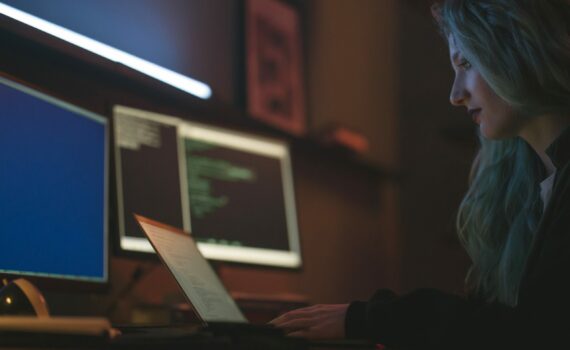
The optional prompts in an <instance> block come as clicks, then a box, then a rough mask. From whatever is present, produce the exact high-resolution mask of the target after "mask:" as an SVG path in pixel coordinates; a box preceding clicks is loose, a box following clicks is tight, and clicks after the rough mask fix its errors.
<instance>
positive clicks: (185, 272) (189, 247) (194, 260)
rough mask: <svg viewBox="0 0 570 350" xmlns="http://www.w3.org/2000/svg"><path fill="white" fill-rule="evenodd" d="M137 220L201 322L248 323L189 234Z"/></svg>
mask: <svg viewBox="0 0 570 350" xmlns="http://www.w3.org/2000/svg"><path fill="white" fill-rule="evenodd" d="M136 218H137V221H138V223H139V224H140V225H141V227H142V229H143V231H144V233H145V234H146V236H147V237H148V239H149V241H150V243H151V244H152V246H153V247H154V249H155V250H156V252H157V253H158V255H159V256H160V258H161V260H162V261H163V262H164V264H165V265H166V266H167V268H168V269H169V270H170V272H171V273H172V275H173V276H174V278H175V279H176V282H177V283H178V285H180V287H181V288H182V291H183V292H184V294H185V295H186V298H187V299H188V301H189V302H190V303H191V304H192V306H193V307H194V310H195V311H196V313H197V314H198V316H199V317H200V318H201V319H202V321H204V322H205V323H209V322H235V323H247V322H248V321H247V319H246V318H245V317H244V316H243V314H242V313H241V311H240V310H239V308H238V306H237V305H236V303H235V301H234V300H233V299H232V297H231V296H230V295H229V293H228V291H227V290H226V288H225V287H224V285H223V284H222V282H221V281H220V279H219V278H218V276H217V275H216V273H215V272H214V270H213V269H212V267H211V266H210V264H209V263H208V261H206V259H204V257H203V256H202V254H201V253H200V251H199V250H198V247H197V246H196V243H195V242H194V239H192V237H191V236H190V235H189V234H187V233H185V232H184V231H182V230H179V229H176V228H173V227H169V226H167V225H164V224H161V223H158V222H156V221H153V220H150V219H147V218H144V217H141V216H136Z"/></svg>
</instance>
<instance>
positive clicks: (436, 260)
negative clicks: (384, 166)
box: [398, 0, 476, 292]
mask: <svg viewBox="0 0 570 350" xmlns="http://www.w3.org/2000/svg"><path fill="white" fill-rule="evenodd" d="M401 6H402V7H401V10H400V22H399V25H400V30H399V31H398V32H399V42H400V50H399V54H400V67H399V72H400V73H399V76H400V93H399V106H400V108H399V109H400V113H399V115H400V133H399V134H400V136H399V142H400V150H401V158H400V160H401V165H402V173H403V179H402V184H401V185H402V187H401V188H402V192H401V194H402V197H401V213H402V214H401V215H402V231H401V234H402V240H403V249H402V261H403V270H402V289H403V290H410V289H413V288H418V287H437V288H442V289H444V290H448V291H454V292H461V291H462V290H463V279H464V277H465V272H466V268H467V266H468V259H467V257H466V254H465V253H464V251H463V249H462V247H461V246H460V244H459V242H458V240H457V238H456V230H455V215H456V213H457V207H458V206H459V203H460V201H461V198H462V196H463V193H464V192H465V190H466V189H467V178H468V173H469V168H470V165H471V161H472V159H473V156H474V152H475V146H476V142H475V141H476V140H475V130H476V129H475V126H474V125H473V124H472V123H471V120H470V119H469V118H468V116H467V114H466V111H465V110H464V109H459V108H456V107H453V106H451V105H450V104H449V91H450V89H451V84H452V82H453V71H452V69H451V66H450V63H449V57H448V52H447V44H446V43H445V40H444V39H443V38H442V37H441V36H440V35H439V34H438V32H437V27H436V24H435V23H434V21H433V19H432V18H431V15H430V11H429V4H427V2H424V1H412V0H411V1H405V2H403V3H402V4H401Z"/></svg>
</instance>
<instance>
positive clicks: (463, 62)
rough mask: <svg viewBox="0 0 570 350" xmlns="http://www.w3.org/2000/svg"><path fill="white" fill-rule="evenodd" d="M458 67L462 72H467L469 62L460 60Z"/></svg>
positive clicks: (469, 66) (469, 65)
mask: <svg viewBox="0 0 570 350" xmlns="http://www.w3.org/2000/svg"><path fill="white" fill-rule="evenodd" d="M458 66H459V67H460V68H462V69H464V70H467V69H469V68H471V62H469V61H467V60H462V61H461V62H460V63H459V65H458Z"/></svg>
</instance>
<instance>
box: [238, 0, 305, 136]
mask: <svg viewBox="0 0 570 350" xmlns="http://www.w3.org/2000/svg"><path fill="white" fill-rule="evenodd" d="M245 26H246V30H245V35H246V38H245V39H246V40H245V41H246V71H247V104H248V112H249V114H250V115H251V116H252V117H254V118H257V119H260V120H262V121H264V122H266V123H268V124H271V125H273V126H276V127H278V128H280V129H282V130H284V131H287V132H289V133H291V134H295V135H302V134H304V133H305V131H306V124H307V123H306V117H305V98H304V90H305V89H304V83H303V69H302V66H303V65H302V52H301V49H302V45H301V30H300V20H299V15H298V13H297V11H296V9H295V8H293V7H291V6H289V5H287V4H286V3H284V2H282V1H279V0H247V1H246V7H245Z"/></svg>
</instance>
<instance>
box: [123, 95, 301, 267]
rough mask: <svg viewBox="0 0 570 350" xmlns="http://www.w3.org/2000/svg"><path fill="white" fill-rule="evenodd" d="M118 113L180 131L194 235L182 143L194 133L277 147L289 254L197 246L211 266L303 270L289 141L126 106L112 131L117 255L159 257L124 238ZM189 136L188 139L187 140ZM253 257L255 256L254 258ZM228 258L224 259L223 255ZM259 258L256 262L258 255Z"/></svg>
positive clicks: (144, 243) (187, 227)
mask: <svg viewBox="0 0 570 350" xmlns="http://www.w3.org/2000/svg"><path fill="white" fill-rule="evenodd" d="M117 113H128V114H129V115H131V116H134V117H141V118H144V119H149V120H152V121H155V122H165V123H167V124H169V125H174V126H176V127H177V132H178V146H179V147H178V152H179V154H178V160H179V169H180V184H181V189H182V192H183V193H182V195H181V200H182V208H184V209H183V210H184V212H183V213H182V217H183V222H184V227H183V228H182V229H183V230H184V231H187V232H192V230H191V219H190V205H189V203H190V200H189V198H188V184H187V180H186V170H185V169H186V157H185V155H184V148H183V140H184V139H185V138H187V135H188V134H189V133H190V134H192V132H191V130H206V131H208V132H214V133H223V134H227V135H231V136H232V137H238V138H247V139H248V140H253V141H254V142H256V143H262V144H266V145H271V146H272V147H277V148H279V149H280V150H281V152H282V157H281V158H278V159H279V161H280V164H281V174H282V177H283V185H284V189H283V190H284V200H285V208H286V221H287V225H288V227H287V235H288V242H289V245H290V247H291V249H290V250H288V251H285V250H272V249H263V248H233V247H224V248H220V247H222V246H220V245H216V244H208V243H204V242H197V244H198V247H199V248H200V251H201V252H202V254H204V257H205V258H207V259H208V260H209V261H210V262H211V263H212V264H215V265H219V264H237V265H240V266H252V267H264V268H277V269H287V270H296V269H301V268H302V266H303V264H302V261H303V259H302V252H301V244H300V234H299V227H298V222H297V212H296V199H295V187H294V183H293V171H292V163H291V156H290V148H289V145H288V143H287V142H286V141H284V140H280V139H276V138H271V137H264V136H259V135H255V134H252V133H247V132H243V131H236V130H231V129H228V128H224V127H220V126H214V125H208V124H205V123H199V122H195V121H190V120H188V119H183V118H179V117H174V116H170V115H166V114H161V113H155V112H151V111H147V110H141V109H137V108H132V107H127V106H123V105H115V106H114V107H113V127H114V128H115V130H114V132H113V136H114V139H113V141H112V142H113V147H114V151H115V152H114V156H115V162H114V166H115V171H114V172H115V182H116V188H117V190H116V196H117V198H116V199H117V200H116V203H117V210H116V212H117V214H118V216H119V217H118V219H117V225H118V227H119V229H118V231H119V235H118V238H117V249H118V254H120V255H124V256H130V257H140V258H146V257H149V256H152V257H154V258H155V257H156V253H155V251H154V249H153V247H152V246H151V244H150V243H149V242H148V240H147V239H146V238H138V237H132V238H127V237H125V234H124V232H125V231H124V217H123V215H124V213H123V212H124V210H123V209H122V208H123V205H122V200H123V199H122V196H123V194H122V192H121V191H120V189H121V188H122V186H121V183H120V181H121V179H120V166H121V165H120V155H119V147H118V143H117V140H116V136H117V132H116V122H115V118H116V115H117ZM185 135H186V136H185ZM125 240H126V242H127V246H125V244H124V241H125ZM236 250H241V252H242V253H241V254H239V255H241V257H238V256H237V255H238V252H236ZM228 253H229V254H232V255H233V256H232V257H228ZM252 253H253V255H252ZM224 254H225V255H224ZM256 254H257V256H258V257H257V258H256V257H255V255H256ZM268 254H274V255H275V254H276V255H278V256H280V261H279V262H276V261H271V260H270V259H268V258H264V257H259V256H260V255H265V256H267V255H268ZM252 256H253V258H252Z"/></svg>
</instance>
